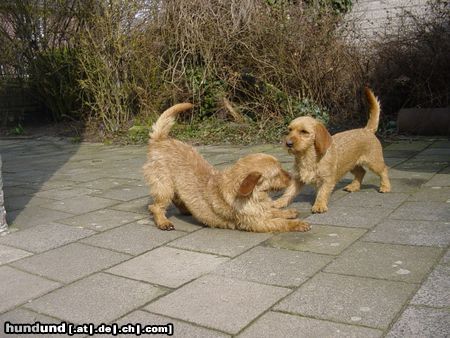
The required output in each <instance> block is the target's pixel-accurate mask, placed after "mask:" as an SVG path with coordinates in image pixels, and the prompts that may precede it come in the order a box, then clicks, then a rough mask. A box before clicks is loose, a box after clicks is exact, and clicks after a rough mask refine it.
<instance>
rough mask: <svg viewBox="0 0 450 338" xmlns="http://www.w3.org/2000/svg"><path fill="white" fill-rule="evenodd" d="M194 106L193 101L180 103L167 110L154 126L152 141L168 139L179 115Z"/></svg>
mask: <svg viewBox="0 0 450 338" xmlns="http://www.w3.org/2000/svg"><path fill="white" fill-rule="evenodd" d="M192 107H193V105H192V103H178V104H176V105H174V106H172V107H170V108H169V109H167V110H165V111H164V113H162V114H161V116H160V117H159V118H158V120H157V121H156V122H155V123H154V124H153V126H152V130H151V132H150V134H149V136H150V141H157V140H162V139H166V138H167V137H168V136H169V132H170V129H172V126H173V125H174V124H175V118H176V117H177V115H178V114H179V113H181V112H182V111H185V110H188V109H191V108H192Z"/></svg>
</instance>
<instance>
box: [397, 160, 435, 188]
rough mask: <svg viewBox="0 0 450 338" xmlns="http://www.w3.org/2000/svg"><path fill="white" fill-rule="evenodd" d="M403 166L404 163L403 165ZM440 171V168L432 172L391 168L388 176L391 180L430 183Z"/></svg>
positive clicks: (413, 168) (418, 169)
mask: <svg viewBox="0 0 450 338" xmlns="http://www.w3.org/2000/svg"><path fill="white" fill-rule="evenodd" d="M402 164H403V163H402ZM437 171H439V169H438V168H436V169H435V170H432V171H430V170H429V169H428V170H427V169H423V170H421V169H420V168H415V167H411V168H408V169H405V168H404V167H402V168H397V167H394V168H391V169H389V172H388V175H389V179H402V178H403V179H418V180H425V181H428V180H429V179H431V178H432V177H433V176H434V175H435V174H436V172H437ZM425 184H427V183H425Z"/></svg>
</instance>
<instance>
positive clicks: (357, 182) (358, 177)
mask: <svg viewBox="0 0 450 338" xmlns="http://www.w3.org/2000/svg"><path fill="white" fill-rule="evenodd" d="M350 172H351V173H352V174H353V175H354V176H355V178H354V179H353V181H352V183H350V184H349V185H347V186H346V187H345V188H344V190H345V191H349V192H354V191H358V190H359V189H360V188H361V182H362V180H363V178H364V175H365V174H366V171H365V170H364V168H363V167H361V166H359V165H357V166H356V167H354V168H353V169H352V170H351V171H350Z"/></svg>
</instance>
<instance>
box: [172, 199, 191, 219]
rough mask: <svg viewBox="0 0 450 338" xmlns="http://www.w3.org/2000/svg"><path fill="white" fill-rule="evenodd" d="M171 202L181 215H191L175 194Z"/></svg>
mask: <svg viewBox="0 0 450 338" xmlns="http://www.w3.org/2000/svg"><path fill="white" fill-rule="evenodd" d="M172 202H173V204H175V206H176V207H177V209H178V210H179V211H180V213H181V214H182V215H191V212H190V211H189V209H188V208H187V207H186V204H184V202H183V201H182V200H181V199H180V197H179V196H178V195H177V194H175V196H173V199H172Z"/></svg>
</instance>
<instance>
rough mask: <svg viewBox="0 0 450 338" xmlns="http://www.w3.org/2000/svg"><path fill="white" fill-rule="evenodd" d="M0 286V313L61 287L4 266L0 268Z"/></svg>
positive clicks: (55, 283) (52, 282)
mask: <svg viewBox="0 0 450 338" xmlns="http://www.w3.org/2000/svg"><path fill="white" fill-rule="evenodd" d="M0 284H1V285H2V287H1V288H0V299H1V300H2V301H1V302H0V312H5V311H7V310H11V309H13V308H14V307H16V306H18V305H21V304H22V303H25V302H29V301H30V300H31V299H33V298H36V297H39V296H41V295H43V294H45V293H47V292H49V291H52V290H54V289H56V288H58V287H59V286H60V285H61V284H59V283H57V282H54V281H50V280H48V279H44V278H42V277H38V276H35V275H32V274H30V273H27V272H23V271H19V270H17V269H14V268H12V267H9V266H6V265H4V266H0Z"/></svg>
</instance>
